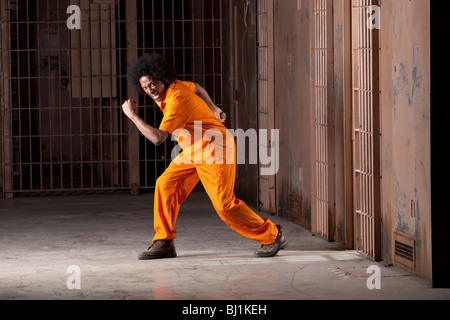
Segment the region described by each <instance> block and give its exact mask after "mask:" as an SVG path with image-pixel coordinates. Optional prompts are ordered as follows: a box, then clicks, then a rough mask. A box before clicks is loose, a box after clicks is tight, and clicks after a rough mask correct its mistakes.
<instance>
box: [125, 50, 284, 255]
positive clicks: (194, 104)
mask: <svg viewBox="0 0 450 320" xmlns="http://www.w3.org/2000/svg"><path fill="white" fill-rule="evenodd" d="M128 79H129V80H130V82H131V83H132V84H133V85H134V86H135V87H136V89H137V90H138V91H140V92H141V93H146V94H148V95H149V96H150V97H151V98H152V99H153V100H155V102H156V103H157V104H158V106H159V107H160V108H161V111H162V112H163V113H164V117H163V120H162V122H161V124H160V127H159V129H156V128H154V127H152V126H150V125H149V124H147V123H146V122H145V121H143V120H142V119H141V118H140V117H139V116H138V113H137V110H138V108H139V107H138V105H137V103H136V102H135V101H131V100H128V101H126V102H125V103H124V104H123V105H122V109H123V112H124V113H125V114H126V115H127V116H128V117H129V119H130V120H131V121H132V122H133V123H134V124H135V125H136V126H137V128H138V129H139V131H140V132H141V133H142V134H143V135H144V136H145V137H146V138H147V139H148V140H150V141H151V142H153V143H154V144H155V145H160V144H162V143H164V141H166V139H167V138H168V137H169V136H170V135H172V136H173V137H174V138H175V139H176V140H177V142H178V144H179V145H180V147H181V149H182V150H183V151H182V152H181V153H180V155H178V157H177V158H175V159H174V160H173V161H172V163H171V164H170V166H169V167H168V168H167V170H166V171H165V172H164V173H163V174H162V175H161V177H159V178H158V180H157V182H156V190H155V203H154V228H155V231H156V234H155V237H154V239H153V243H152V245H151V246H150V247H149V248H148V250H147V251H144V252H142V253H140V254H139V256H138V258H139V259H141V260H149V259H160V258H173V257H176V255H177V254H176V251H175V246H174V241H173V240H174V239H175V238H176V230H175V223H176V220H177V216H178V212H179V209H180V205H181V204H182V203H183V202H184V201H185V200H186V198H187V197H188V195H189V194H190V192H191V191H192V189H193V188H194V187H195V185H196V184H197V183H198V182H199V181H201V182H202V184H203V186H204V188H205V190H206V192H207V194H208V196H209V198H210V199H211V201H212V204H213V206H214V208H215V210H216V211H217V213H218V214H219V216H220V217H221V218H222V220H223V221H224V222H225V223H226V224H227V225H228V226H229V227H231V228H232V229H233V230H235V231H237V232H238V233H240V234H241V235H243V236H245V237H247V238H249V239H252V240H255V241H257V242H259V243H260V244H261V248H260V249H259V250H257V251H256V252H255V256H256V257H273V256H275V255H276V254H277V253H278V251H279V250H280V249H284V248H285V247H286V246H287V241H286V240H285V238H284V236H283V233H282V228H281V226H277V225H275V224H274V223H272V222H271V221H270V220H269V219H263V218H261V217H260V216H258V215H257V214H256V213H254V212H253V211H252V210H251V209H250V208H249V207H248V206H247V205H246V204H245V203H244V202H242V201H240V200H238V199H236V198H235V195H234V182H235V169H236V164H235V161H234V160H235V143H234V139H233V138H231V139H230V134H229V132H228V131H227V129H226V128H225V126H224V125H223V122H225V120H226V115H225V114H224V113H223V112H222V110H221V109H219V108H218V107H217V106H215V104H214V103H213V102H212V100H211V98H210V97H209V95H208V93H207V92H206V91H205V90H204V89H203V88H202V87H201V86H200V85H198V84H194V83H191V82H183V81H179V80H177V74H176V71H175V70H174V69H173V66H171V65H170V64H169V63H168V62H167V60H166V59H165V58H164V57H163V56H161V55H158V54H153V55H149V54H146V55H144V56H142V57H141V58H140V59H139V60H138V61H136V62H135V63H134V64H133V65H132V66H131V67H130V69H129V72H128ZM230 159H231V161H230Z"/></svg>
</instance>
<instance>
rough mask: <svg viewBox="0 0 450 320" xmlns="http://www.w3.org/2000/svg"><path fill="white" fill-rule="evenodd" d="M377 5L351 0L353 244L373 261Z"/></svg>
mask: <svg viewBox="0 0 450 320" xmlns="http://www.w3.org/2000/svg"><path fill="white" fill-rule="evenodd" d="M377 4H378V2H377V1H374V0H353V1H352V10H353V13H352V25H353V26H352V43H353V50H352V52H353V175H354V176H353V178H354V184H353V185H354V210H355V211H354V220H355V221H354V226H355V247H356V249H357V250H358V251H359V252H361V253H363V254H365V255H367V256H369V257H371V258H372V259H375V260H378V259H380V257H381V248H380V246H381V244H380V224H381V223H380V217H381V213H380V115H379V112H380V105H379V104H380V103H379V95H380V92H379V31H378V30H377V29H373V28H370V27H369V25H368V17H369V15H368V12H369V13H370V14H371V12H370V11H369V10H370V6H372V5H377Z"/></svg>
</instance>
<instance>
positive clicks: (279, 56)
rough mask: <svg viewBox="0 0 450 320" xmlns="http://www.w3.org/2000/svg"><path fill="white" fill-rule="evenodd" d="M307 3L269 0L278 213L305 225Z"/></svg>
mask: <svg viewBox="0 0 450 320" xmlns="http://www.w3.org/2000/svg"><path fill="white" fill-rule="evenodd" d="M310 15H311V9H310V2H309V1H300V2H299V1H297V0H276V1H275V17H274V20H275V21H274V23H275V30H274V32H275V125H276V128H278V129H280V137H281V139H280V171H279V173H278V175H277V180H276V185H277V203H278V214H279V215H281V216H283V217H286V218H289V219H291V220H292V221H294V222H297V223H299V224H300V225H301V226H303V227H305V228H307V229H310V228H311V179H312V177H311V165H312V164H311V152H312V149H311V148H312V145H311V114H310V112H311V105H310V103H311V99H310V96H311V92H310V90H311V89H310V88H311V82H310V72H311V70H310V68H311V57H310V55H311V52H310V43H309V39H310V38H309V37H310Z"/></svg>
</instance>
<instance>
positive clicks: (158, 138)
mask: <svg viewBox="0 0 450 320" xmlns="http://www.w3.org/2000/svg"><path fill="white" fill-rule="evenodd" d="M138 108H139V106H138V105H137V103H136V102H135V101H131V100H127V101H125V103H124V104H123V105H122V109H123V112H124V113H125V114H126V115H127V117H128V118H130V120H131V121H133V123H134V124H135V125H136V127H137V128H138V130H139V131H140V132H141V133H142V134H143V135H144V137H146V138H147V139H148V140H150V141H151V142H153V143H154V144H155V145H156V146H159V145H161V144H163V143H164V141H166V140H167V138H168V137H169V135H170V134H169V133H168V132H165V131H162V130H159V129H156V128H154V127H152V126H151V125H149V124H148V123H146V122H145V121H144V120H142V118H140V117H139V116H138V114H137V112H136V111H137V109H138Z"/></svg>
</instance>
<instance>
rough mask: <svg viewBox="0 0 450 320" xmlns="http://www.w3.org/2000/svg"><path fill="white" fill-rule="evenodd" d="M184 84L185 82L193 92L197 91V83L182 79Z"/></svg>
mask: <svg viewBox="0 0 450 320" xmlns="http://www.w3.org/2000/svg"><path fill="white" fill-rule="evenodd" d="M180 82H181V83H182V84H184V85H185V86H186V87H188V88H189V89H190V90H191V91H192V92H195V87H196V85H195V83H193V82H189V81H180Z"/></svg>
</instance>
